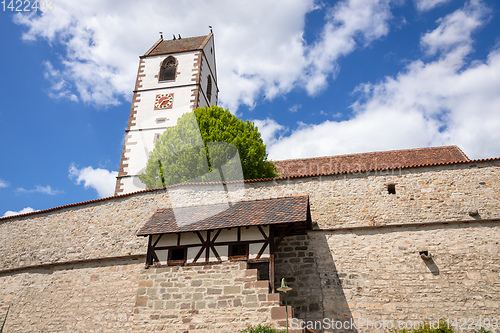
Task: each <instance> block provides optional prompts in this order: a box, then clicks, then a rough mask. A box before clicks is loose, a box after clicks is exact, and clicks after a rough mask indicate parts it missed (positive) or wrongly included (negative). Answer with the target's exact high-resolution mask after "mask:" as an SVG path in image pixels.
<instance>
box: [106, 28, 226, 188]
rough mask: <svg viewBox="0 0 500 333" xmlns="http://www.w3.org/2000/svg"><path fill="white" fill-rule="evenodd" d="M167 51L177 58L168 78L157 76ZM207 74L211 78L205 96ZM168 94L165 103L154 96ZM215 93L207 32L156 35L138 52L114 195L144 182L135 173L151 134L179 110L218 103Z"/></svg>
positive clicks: (171, 120) (142, 168) (146, 153)
mask: <svg viewBox="0 0 500 333" xmlns="http://www.w3.org/2000/svg"><path fill="white" fill-rule="evenodd" d="M169 57H172V59H174V61H175V63H176V69H175V71H176V72H175V76H174V78H173V79H171V80H160V71H161V68H162V64H163V62H164V61H165V60H166V59H167V58H169ZM209 77H210V79H209ZM208 80H210V81H211V95H210V97H211V98H210V100H209V99H208V94H207V89H208ZM167 95H168V98H169V103H170V104H169V105H168V106H167V107H165V108H161V109H160V108H158V105H157V104H156V103H157V102H158V99H159V98H161V97H162V96H167ZM217 98H218V88H217V72H216V68H215V45H214V38H213V35H212V34H210V35H208V36H201V37H192V38H184V39H176V40H163V39H161V40H159V41H158V42H157V43H156V44H155V45H153V47H152V48H151V49H150V50H149V51H148V52H146V54H145V55H143V56H141V58H140V61H139V69H138V73H137V79H136V85H135V89H134V95H133V98H132V105H131V110H130V115H129V122H128V125H127V130H126V133H125V140H124V145H123V152H122V157H121V162H120V168H119V171H118V177H117V182H116V188H115V195H116V194H125V193H130V192H135V191H140V190H144V189H145V188H146V187H145V185H144V184H143V183H142V182H141V181H140V180H139V178H138V177H137V176H138V175H140V174H142V173H143V172H144V171H145V168H146V163H147V161H148V157H149V153H150V152H151V151H152V150H153V148H154V144H155V142H156V140H157V139H158V138H159V137H160V136H161V135H162V134H163V132H164V131H165V129H167V128H168V127H172V126H175V125H176V124H177V119H178V118H179V117H181V116H182V115H183V114H185V113H187V112H190V111H192V110H194V109H196V108H198V107H205V106H211V105H217Z"/></svg>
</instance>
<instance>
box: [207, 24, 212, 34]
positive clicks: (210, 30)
mask: <svg viewBox="0 0 500 333" xmlns="http://www.w3.org/2000/svg"><path fill="white" fill-rule="evenodd" d="M208 27H209V28H210V33H213V31H212V26H211V25H209V26H208Z"/></svg>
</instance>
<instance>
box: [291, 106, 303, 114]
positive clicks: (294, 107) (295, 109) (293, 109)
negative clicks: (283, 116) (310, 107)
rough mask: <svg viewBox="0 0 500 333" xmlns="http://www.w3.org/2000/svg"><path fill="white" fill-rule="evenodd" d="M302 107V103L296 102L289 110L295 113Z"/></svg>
mask: <svg viewBox="0 0 500 333" xmlns="http://www.w3.org/2000/svg"><path fill="white" fill-rule="evenodd" d="M300 108H302V104H294V105H292V106H291V107H289V108H288V111H290V112H292V113H295V112H297V111H299V109H300Z"/></svg>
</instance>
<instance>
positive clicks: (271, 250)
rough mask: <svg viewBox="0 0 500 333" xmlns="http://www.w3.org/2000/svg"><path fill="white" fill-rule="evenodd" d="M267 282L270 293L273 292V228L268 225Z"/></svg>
mask: <svg viewBox="0 0 500 333" xmlns="http://www.w3.org/2000/svg"><path fill="white" fill-rule="evenodd" d="M269 283H270V284H271V293H272V294H274V229H273V226H272V225H270V226H269Z"/></svg>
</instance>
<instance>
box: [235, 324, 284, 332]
mask: <svg viewBox="0 0 500 333" xmlns="http://www.w3.org/2000/svg"><path fill="white" fill-rule="evenodd" d="M285 332H286V330H281V331H277V330H276V329H275V328H272V327H271V326H268V325H265V326H264V325H260V324H259V325H257V326H251V325H249V326H247V328H245V329H244V330H242V331H240V333H285Z"/></svg>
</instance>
